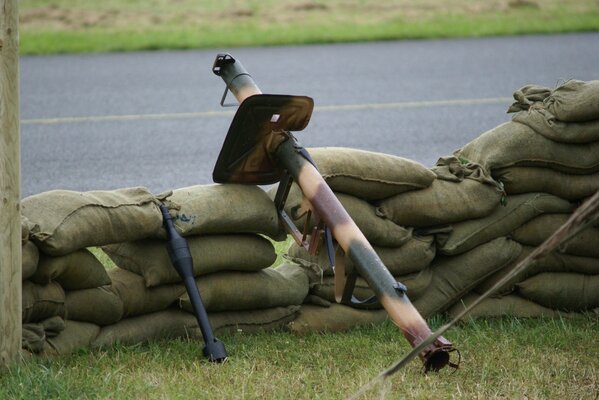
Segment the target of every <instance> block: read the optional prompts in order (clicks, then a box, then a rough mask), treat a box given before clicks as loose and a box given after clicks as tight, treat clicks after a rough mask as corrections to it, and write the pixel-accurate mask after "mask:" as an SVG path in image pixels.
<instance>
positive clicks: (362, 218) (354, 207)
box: [269, 183, 412, 247]
mask: <svg viewBox="0 0 599 400" xmlns="http://www.w3.org/2000/svg"><path fill="white" fill-rule="evenodd" d="M275 193H276V187H275V188H273V189H271V190H270V191H269V196H271V197H273V198H274V194H275ZM335 196H337V198H338V199H339V202H340V203H341V205H342V206H343V207H344V208H345V210H346V211H347V213H348V214H349V215H350V217H351V218H352V219H353V220H354V222H355V223H356V225H357V226H358V228H359V229H360V230H361V231H362V233H363V234H364V236H366V239H368V241H369V242H370V243H371V244H372V245H375V246H380V247H400V246H402V245H403V244H404V243H407V242H408V241H409V240H410V238H411V237H412V230H411V229H406V228H403V227H401V226H399V225H397V224H394V223H393V222H391V221H389V220H386V219H383V218H380V217H378V216H377V215H376V210H375V207H374V206H373V205H371V204H369V203H368V202H366V201H364V200H360V199H358V198H357V197H354V196H350V195H348V194H343V193H335ZM306 201H307V200H306ZM306 205H307V204H306V203H305V202H304V201H303V196H302V192H301V190H300V188H299V186H297V185H296V184H295V183H294V184H293V185H292V187H291V190H290V191H289V196H288V197H287V201H286V202H285V211H286V212H287V214H289V216H290V217H291V219H293V220H294V221H295V222H296V224H297V226H298V227H299V229H300V230H302V231H303V230H304V225H305V223H306V216H305V212H306V209H305V207H306ZM313 221H314V219H313V218H312V219H311V224H310V227H309V229H311V228H312V226H313V224H312V222H313Z"/></svg>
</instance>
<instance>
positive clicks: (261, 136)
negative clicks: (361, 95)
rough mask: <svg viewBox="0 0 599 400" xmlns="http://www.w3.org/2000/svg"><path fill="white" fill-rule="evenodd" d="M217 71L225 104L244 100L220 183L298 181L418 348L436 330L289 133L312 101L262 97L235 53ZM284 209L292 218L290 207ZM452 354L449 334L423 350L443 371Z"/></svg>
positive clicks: (429, 365)
mask: <svg viewBox="0 0 599 400" xmlns="http://www.w3.org/2000/svg"><path fill="white" fill-rule="evenodd" d="M213 72H214V73H215V74H216V75H218V76H220V77H221V78H222V79H223V80H224V82H225V84H226V89H225V93H224V95H223V98H222V100H221V105H223V104H224V101H225V98H226V95H227V91H231V93H232V94H233V95H234V96H235V97H236V99H237V100H238V101H239V104H240V106H239V109H238V110H237V113H236V115H235V117H234V118H233V122H232V123H231V127H230V128H229V132H228V134H227V137H226V138H225V142H224V144H223V148H222V150H221V153H220V155H219V158H218V160H217V163H216V166H215V169H214V173H213V179H214V181H215V182H218V183H245V184H258V185H260V184H262V185H265V184H272V183H275V182H278V181H280V180H281V179H285V180H286V183H287V184H289V181H290V180H292V181H295V182H297V184H298V185H299V187H300V188H301V190H302V193H303V195H304V197H305V198H306V199H307V200H308V201H309V203H310V205H311V207H312V209H313V210H314V213H315V214H316V215H318V216H319V217H320V218H321V220H322V221H323V222H324V224H325V226H326V227H327V229H329V230H330V232H331V233H332V236H333V237H334V239H335V240H336V241H337V243H338V244H339V247H340V248H341V249H343V251H344V252H345V253H346V254H347V255H348V256H349V257H350V259H351V260H352V261H353V263H354V265H355V269H356V270H357V272H358V274H359V275H360V276H362V277H363V278H364V279H366V281H367V282H368V284H369V285H370V288H371V289H372V291H373V292H374V293H375V295H376V297H377V299H378V301H379V302H380V303H381V304H382V305H383V307H384V308H385V310H386V311H387V312H388V314H389V316H390V318H391V319H392V320H393V322H394V323H395V324H396V325H397V326H398V327H399V328H400V329H401V331H402V332H403V335H404V336H405V337H406V339H407V340H408V342H409V343H410V344H411V345H412V347H416V346H418V345H419V344H420V343H421V342H423V341H424V340H425V339H426V338H427V337H429V335H431V333H432V332H431V330H430V328H429V327H428V325H427V324H426V321H425V320H424V319H423V318H422V316H421V315H420V314H419V313H418V311H417V310H416V309H415V308H414V306H413V305H412V303H411V302H410V300H409V299H408V296H407V294H406V288H405V286H404V285H403V284H401V283H399V282H397V281H396V280H395V279H394V278H393V276H392V275H391V273H390V272H389V270H388V269H387V267H385V265H384V264H383V262H382V261H381V259H380V258H379V257H378V255H377V254H376V252H375V251H374V249H373V248H372V246H371V245H370V243H369V242H368V240H367V239H366V237H365V236H364V234H363V233H362V232H361V231H360V229H359V228H358V227H357V225H356V224H355V222H354V221H353V220H352V218H351V217H350V216H349V214H348V213H347V211H346V210H345V209H344V208H343V206H342V205H341V203H340V202H339V200H338V199H337V197H336V196H335V195H334V194H333V191H332V190H331V189H330V188H329V186H328V185H327V183H326V182H325V181H324V179H323V178H322V176H321V175H320V173H319V172H318V170H317V168H316V166H315V165H313V162H312V161H311V159H310V157H309V155H308V153H307V152H306V150H305V149H304V148H303V147H301V146H300V145H299V143H298V142H297V140H296V139H295V137H294V136H293V135H292V134H291V133H290V131H299V130H302V129H304V128H305V127H306V126H307V125H308V122H309V120H310V116H311V113H312V108H313V101H312V99H311V98H309V97H305V96H287V95H268V94H262V92H261V91H260V89H259V88H258V86H257V85H256V83H255V82H254V80H253V78H252V77H251V76H250V74H249V73H248V72H247V71H246V70H245V68H244V67H243V65H242V64H241V63H240V62H239V61H238V60H235V59H234V58H233V57H232V56H231V55H229V54H218V55H217V57H216V60H215V62H214V66H213ZM284 196H286V194H284ZM279 212H280V214H281V216H282V217H283V218H287V219H288V216H287V215H286V214H285V213H284V211H282V210H281V209H280V210H279ZM286 226H287V227H288V229H289V230H290V232H291V234H292V235H293V236H294V238H295V239H296V241H298V243H299V242H301V241H302V238H301V235H298V230H297V228H295V229H294V227H290V224H289V223H287V224H286ZM300 244H301V243H300ZM335 272H336V274H337V273H339V271H337V270H336V271H335ZM341 278H342V280H343V277H341ZM336 280H337V277H336ZM452 351H454V347H453V345H452V344H451V343H450V342H449V341H448V340H447V339H445V338H443V337H439V338H437V339H436V340H435V341H434V342H433V343H432V344H430V345H429V346H427V347H426V348H425V349H424V350H423V351H422V352H421V353H420V358H421V359H422V361H423V363H424V369H425V371H429V370H433V371H437V370H440V369H441V368H443V367H445V366H446V365H448V364H450V362H449V359H450V356H449V353H450V352H452Z"/></svg>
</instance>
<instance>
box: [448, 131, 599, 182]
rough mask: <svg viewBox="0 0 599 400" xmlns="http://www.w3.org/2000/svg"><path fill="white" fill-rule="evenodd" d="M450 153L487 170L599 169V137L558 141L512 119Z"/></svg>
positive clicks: (587, 172) (569, 171) (576, 171)
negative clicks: (571, 142)
mask: <svg viewBox="0 0 599 400" xmlns="http://www.w3.org/2000/svg"><path fill="white" fill-rule="evenodd" d="M454 154H455V155H456V156H457V157H459V158H461V159H465V160H468V161H472V162H475V163H478V164H480V165H482V166H483V167H485V168H486V169H487V170H488V171H491V173H493V172H494V170H495V169H498V168H506V167H513V166H523V167H541V168H551V169H554V170H556V171H561V172H566V173H572V174H591V173H594V172H597V171H599V141H597V142H592V143H585V144H566V143H558V142H555V141H553V140H551V139H547V138H546V137H544V136H543V135H539V134H538V133H536V132H535V131H534V130H532V129H531V128H529V127H528V126H526V125H523V124H520V123H518V122H513V121H511V122H506V123H504V124H501V125H499V126H497V127H495V128H493V129H491V130H489V131H487V132H485V133H483V134H482V135H480V136H479V137H478V138H476V139H474V140H473V141H471V142H470V143H468V144H467V145H465V146H464V147H463V148H462V149H460V150H457V151H456V152H455V153H454Z"/></svg>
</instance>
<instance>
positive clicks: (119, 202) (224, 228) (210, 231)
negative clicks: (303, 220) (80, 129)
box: [22, 185, 308, 354]
mask: <svg viewBox="0 0 599 400" xmlns="http://www.w3.org/2000/svg"><path fill="white" fill-rule="evenodd" d="M159 203H163V204H165V205H166V206H167V207H168V208H169V210H170V213H171V215H172V216H173V219H174V221H175V226H176V229H177V230H178V231H179V233H180V234H182V235H183V236H185V237H186V238H187V239H188V243H189V247H190V251H191V253H192V257H193V259H194V270H193V273H194V276H195V277H197V285H198V287H199V290H200V292H201V295H202V298H203V300H204V304H205V306H206V309H207V311H208V312H209V317H210V320H211V323H212V326H213V328H214V330H215V332H216V333H222V332H225V331H239V330H242V331H245V332H253V331H256V330H268V329H277V328H281V327H283V326H285V325H286V324H287V323H288V322H290V321H291V320H292V319H294V318H295V316H296V315H297V311H298V309H299V305H300V304H301V303H302V302H303V300H304V298H305V297H306V295H307V292H308V278H307V276H306V274H305V273H304V271H303V269H301V268H299V266H297V265H294V264H292V263H286V264H285V265H281V266H279V267H278V268H277V269H274V268H270V266H271V265H272V264H273V262H274V261H275V259H276V254H275V250H274V247H273V244H272V242H271V241H270V240H269V239H267V238H266V236H268V237H270V238H273V239H277V240H280V239H281V238H284V237H285V235H284V233H283V232H282V231H281V228H280V226H279V222H278V217H277V214H276V210H275V208H274V205H273V203H272V202H271V201H270V199H269V198H268V196H267V195H266V193H265V192H264V191H263V190H262V189H260V188H258V187H254V186H242V185H208V186H194V187H189V188H183V189H177V190H174V191H172V192H169V193H166V194H163V195H160V196H154V195H152V194H151V193H150V192H148V191H147V189H145V188H130V189H119V190H115V191H96V192H73V191H52V192H46V193H42V194H39V195H35V196H31V197H29V198H26V199H24V200H23V202H22V205H23V215H24V217H23V219H22V231H23V235H22V236H23V255H24V256H23V279H24V281H23V323H24V325H23V333H24V335H23V338H24V341H23V347H24V348H26V349H27V350H29V351H31V352H34V353H43V354H64V353H68V352H71V351H73V350H75V349H78V348H82V347H89V346H92V347H95V346H106V345H111V344H114V343H123V344H133V343H140V342H146V341H149V340H154V339H160V338H175V337H192V338H201V335H200V331H199V328H198V326H197V321H196V319H195V316H194V314H193V310H192V309H191V306H190V304H189V301H188V298H187V296H186V291H185V287H184V285H183V284H182V283H181V278H180V277H179V276H178V274H177V273H176V271H175V269H174V268H173V267H172V265H171V262H170V259H169V256H168V252H167V249H166V241H165V240H164V238H165V231H164V230H163V229H162V214H161V211H160V209H159V208H158V204H159ZM90 247H95V248H96V250H95V251H94V252H93V253H92V252H91V251H90V250H89V248H90ZM94 253H96V254H97V253H100V254H104V256H105V257H107V258H108V257H109V258H110V260H111V261H112V262H113V264H114V267H113V268H109V269H108V270H107V269H106V268H105V267H104V265H103V263H102V262H100V261H99V260H98V259H97V258H96V256H95V255H94ZM104 262H106V260H104Z"/></svg>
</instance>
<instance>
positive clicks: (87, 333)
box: [44, 320, 100, 356]
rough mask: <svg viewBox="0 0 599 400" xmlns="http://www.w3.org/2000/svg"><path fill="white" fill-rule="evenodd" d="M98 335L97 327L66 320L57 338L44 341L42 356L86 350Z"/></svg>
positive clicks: (87, 323) (98, 329) (98, 328)
mask: <svg viewBox="0 0 599 400" xmlns="http://www.w3.org/2000/svg"><path fill="white" fill-rule="evenodd" d="M98 333H100V327H99V326H98V325H94V324H90V323H89V322H79V321H71V320H67V321H66V325H65V329H64V330H63V331H62V332H61V333H60V334H59V335H58V336H56V337H54V338H47V339H46V345H45V346H44V354H45V355H48V356H53V355H64V354H70V353H73V352H75V351H77V350H81V349H85V348H88V347H90V345H91V343H92V342H93V341H94V339H95V338H96V336H98Z"/></svg>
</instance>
